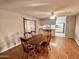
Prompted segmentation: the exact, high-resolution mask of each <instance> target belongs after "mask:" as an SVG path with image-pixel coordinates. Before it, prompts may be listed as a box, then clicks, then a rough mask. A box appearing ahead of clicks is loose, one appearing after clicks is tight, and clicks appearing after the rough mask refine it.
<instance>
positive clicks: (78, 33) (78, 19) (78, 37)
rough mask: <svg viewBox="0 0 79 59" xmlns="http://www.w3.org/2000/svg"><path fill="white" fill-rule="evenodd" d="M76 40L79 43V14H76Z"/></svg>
mask: <svg viewBox="0 0 79 59" xmlns="http://www.w3.org/2000/svg"><path fill="white" fill-rule="evenodd" d="M75 40H76V42H77V43H78V45H79V15H77V16H76V30H75Z"/></svg>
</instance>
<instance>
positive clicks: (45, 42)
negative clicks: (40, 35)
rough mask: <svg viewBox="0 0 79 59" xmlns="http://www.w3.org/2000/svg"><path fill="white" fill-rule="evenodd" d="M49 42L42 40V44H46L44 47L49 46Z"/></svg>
mask: <svg viewBox="0 0 79 59" xmlns="http://www.w3.org/2000/svg"><path fill="white" fill-rule="evenodd" d="M48 43H49V42H47V41H42V42H41V44H40V45H41V46H44V47H47V46H48V45H49V44H48Z"/></svg>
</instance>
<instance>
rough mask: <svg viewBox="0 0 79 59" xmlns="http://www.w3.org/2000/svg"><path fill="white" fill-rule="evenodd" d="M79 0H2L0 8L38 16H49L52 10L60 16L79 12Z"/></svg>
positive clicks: (0, 0)
mask: <svg viewBox="0 0 79 59" xmlns="http://www.w3.org/2000/svg"><path fill="white" fill-rule="evenodd" d="M78 6H79V0H0V9H3V10H7V11H12V12H16V13H20V14H24V15H30V16H33V17H36V18H48V17H49V16H50V12H54V14H56V15H58V16H63V15H66V16H67V15H74V14H77V13H78V12H79V7H78Z"/></svg>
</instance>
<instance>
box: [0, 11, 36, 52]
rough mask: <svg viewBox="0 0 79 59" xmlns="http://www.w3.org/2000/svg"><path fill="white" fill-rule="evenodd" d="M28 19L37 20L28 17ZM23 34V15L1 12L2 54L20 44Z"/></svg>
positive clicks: (0, 48) (0, 39)
mask: <svg viewBox="0 0 79 59" xmlns="http://www.w3.org/2000/svg"><path fill="white" fill-rule="evenodd" d="M24 17H25V16H24ZM26 19H33V20H36V19H35V18H33V17H27V16H26ZM23 32H24V28H23V17H22V15H20V14H16V13H13V12H8V11H4V10H0V52H3V51H6V50H7V49H9V48H11V47H13V46H16V45H17V44H19V43H20V40H19V36H23Z"/></svg>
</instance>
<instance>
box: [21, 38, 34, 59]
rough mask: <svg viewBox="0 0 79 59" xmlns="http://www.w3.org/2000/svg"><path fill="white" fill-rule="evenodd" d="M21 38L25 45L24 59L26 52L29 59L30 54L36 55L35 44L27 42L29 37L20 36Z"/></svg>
mask: <svg viewBox="0 0 79 59" xmlns="http://www.w3.org/2000/svg"><path fill="white" fill-rule="evenodd" d="M20 40H21V44H22V47H23V56H22V59H23V58H24V55H25V53H27V59H28V57H29V56H30V55H33V54H34V55H35V46H34V45H31V44H29V43H27V41H28V39H27V40H26V39H24V38H20Z"/></svg>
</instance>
